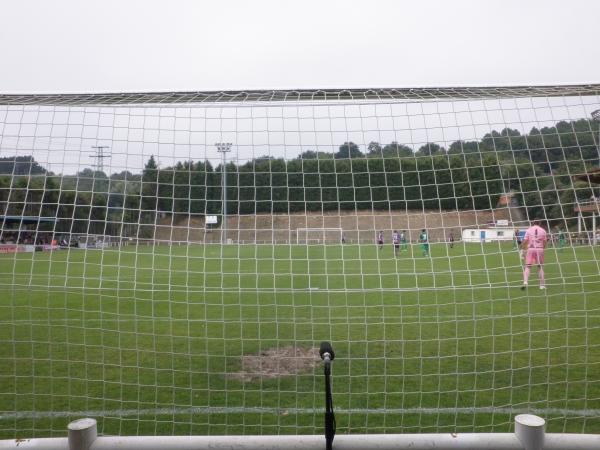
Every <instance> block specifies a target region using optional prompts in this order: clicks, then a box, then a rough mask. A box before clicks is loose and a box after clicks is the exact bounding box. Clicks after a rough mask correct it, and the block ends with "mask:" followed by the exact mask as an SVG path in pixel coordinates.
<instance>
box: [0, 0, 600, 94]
mask: <svg viewBox="0 0 600 450" xmlns="http://www.w3.org/2000/svg"><path fill="white" fill-rule="evenodd" d="M0 17H1V18H2V21H1V26H0V55H1V56H0V58H1V59H0V61H1V70H0V91H1V92H3V93H10V92H26V93H30V92H97V91H152V90H166V91H172V90H220V89H244V88H300V87H303V88H308V87H310V88H316V87H321V88H324V87H405V86H448V85H498V84H503V85H506V84H552V83H571V82H598V81H600V80H599V78H600V57H599V56H600V50H599V49H600V42H599V40H598V27H597V26H598V18H599V17H600V2H598V1H595V0H569V1H564V0H487V1H484V0H414V1H413V0H411V1H399V0H386V1H376V0H363V1H351V0H343V1H341V0H302V1H295V2H290V1H284V0H252V1H250V0H219V1H210V2H209V1H197V0H189V1H184V0H169V1H157V0H134V1H126V0H99V1H81V0H53V1H47V0H37V1H27V0H2V2H0Z"/></svg>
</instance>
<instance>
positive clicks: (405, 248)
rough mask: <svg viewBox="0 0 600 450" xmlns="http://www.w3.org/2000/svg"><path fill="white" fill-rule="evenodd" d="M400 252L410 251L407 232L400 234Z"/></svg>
mask: <svg viewBox="0 0 600 450" xmlns="http://www.w3.org/2000/svg"><path fill="white" fill-rule="evenodd" d="M400 251H402V252H407V251H408V244H407V243H406V230H402V233H400Z"/></svg>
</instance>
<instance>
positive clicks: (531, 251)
mask: <svg viewBox="0 0 600 450" xmlns="http://www.w3.org/2000/svg"><path fill="white" fill-rule="evenodd" d="M525 264H544V249H543V248H528V249H527V255H525Z"/></svg>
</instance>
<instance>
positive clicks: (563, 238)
mask: <svg viewBox="0 0 600 450" xmlns="http://www.w3.org/2000/svg"><path fill="white" fill-rule="evenodd" d="M566 245H567V237H566V236H565V233H563V230H561V229H559V230H558V248H559V249H560V251H561V253H562V251H563V248H565V246H566Z"/></svg>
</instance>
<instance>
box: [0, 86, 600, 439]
mask: <svg viewBox="0 0 600 450" xmlns="http://www.w3.org/2000/svg"><path fill="white" fill-rule="evenodd" d="M599 93H600V86H598V85H579V86H546V87H535V86H529V87H527V86H525V87H514V88H454V89H449V88H440V89H404V90H403V89H389V90H339V91H333V90H330V91H251V92H196V93H156V94H114V95H112V94H102V95H99V94H98V95H19V96H16V95H13V96H11V95H0V278H1V282H0V298H1V299H2V300H1V301H0V320H1V321H2V326H1V327H0V437H1V438H5V439H6V438H19V437H24V436H27V437H43V436H54V435H63V434H64V430H65V427H66V424H67V423H68V422H69V421H70V420H72V419H75V418H80V417H82V416H90V417H94V418H96V419H97V420H98V425H99V432H100V433H102V434H105V435H116V434H123V435H125V434H130V435H172V434H177V435H186V434H187V435H189V434H200V435H203V434H215V435H216V434H247V435H251V434H317V433H322V431H323V416H322V414H323V413H322V411H323V408H324V400H323V397H324V395H323V392H324V386H323V384H322V383H323V381H322V378H323V377H322V367H321V361H320V359H319V356H318V352H317V351H316V349H315V348H316V347H318V345H319V342H321V341H331V342H332V345H333V348H334V349H335V351H336V359H335V361H334V363H333V395H334V405H335V411H336V415H337V427H338V433H408V432H455V431H460V432H465V431H468V432H471V431H474V432H494V431H495V432H499V431H510V430H511V423H512V421H513V418H514V415H516V414H519V413H523V412H530V413H534V414H538V415H540V416H543V417H544V418H545V419H546V420H547V430H548V431H550V432H575V433H582V432H585V433H599V432H600V420H599V419H600V407H599V405H600V302H599V299H600V263H599V256H600V247H598V245H597V244H598V243H599V242H600V240H599V239H598V238H600V232H599V231H598V230H597V227H599V226H600V222H598V215H599V213H600V211H599V209H598V208H599V206H600V202H599V201H598V198H599V197H600V190H599V189H600V188H599V185H598V181H599V171H600V169H599V145H600V144H599V137H600V127H599V122H598V121H597V120H596V119H598V116H599V115H600V113H599V112H598V110H599V109H600V97H599ZM595 118H596V119H595ZM534 218H538V219H540V220H541V226H542V227H543V228H544V229H545V230H546V231H547V232H548V236H549V240H548V245H547V248H546V250H545V263H544V275H545V280H544V282H543V283H544V286H545V288H546V289H540V284H541V280H539V276H538V269H537V267H535V266H534V267H533V268H532V272H531V276H530V278H529V286H528V287H527V289H524V290H521V285H522V283H523V259H522V257H521V256H520V251H519V247H518V242H517V241H518V240H520V238H521V236H522V233H523V231H524V230H525V229H527V228H528V227H529V226H530V224H531V221H532V220H533V219H534ZM324 244H327V245H324Z"/></svg>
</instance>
